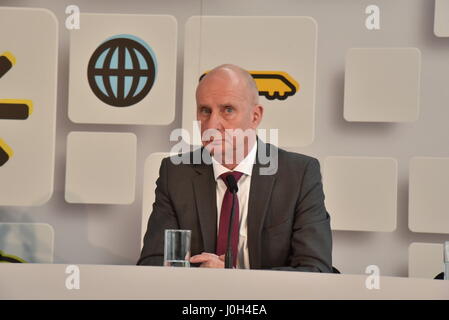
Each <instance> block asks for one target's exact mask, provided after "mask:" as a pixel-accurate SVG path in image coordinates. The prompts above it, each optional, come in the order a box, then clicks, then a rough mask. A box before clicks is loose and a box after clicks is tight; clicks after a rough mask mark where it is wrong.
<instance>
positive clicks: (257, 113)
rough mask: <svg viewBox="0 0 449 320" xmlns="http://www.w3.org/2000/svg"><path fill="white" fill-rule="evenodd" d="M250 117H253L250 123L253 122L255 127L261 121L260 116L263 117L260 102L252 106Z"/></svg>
mask: <svg viewBox="0 0 449 320" xmlns="http://www.w3.org/2000/svg"><path fill="white" fill-rule="evenodd" d="M252 117H253V118H252V123H253V127H254V129H255V128H257V127H258V126H259V124H260V123H261V122H262V118H263V107H262V106H261V105H260V104H258V105H255V106H254V108H253V115H252Z"/></svg>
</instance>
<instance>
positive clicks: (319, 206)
mask: <svg viewBox="0 0 449 320" xmlns="http://www.w3.org/2000/svg"><path fill="white" fill-rule="evenodd" d="M289 262H290V263H289V264H290V266H288V267H278V268H275V269H276V270H286V271H287V270H291V271H305V272H329V273H331V272H332V232H331V228H330V216H329V214H328V212H327V211H326V208H325V205H324V192H323V185H322V181H321V173H320V164H319V162H318V160H317V159H314V158H312V159H311V160H310V161H309V162H308V164H307V166H306V169H305V171H304V176H303V179H302V185H301V189H300V194H299V198H298V201H297V203H296V209H295V218H294V222H293V234H292V239H291V255H290V257H289Z"/></svg>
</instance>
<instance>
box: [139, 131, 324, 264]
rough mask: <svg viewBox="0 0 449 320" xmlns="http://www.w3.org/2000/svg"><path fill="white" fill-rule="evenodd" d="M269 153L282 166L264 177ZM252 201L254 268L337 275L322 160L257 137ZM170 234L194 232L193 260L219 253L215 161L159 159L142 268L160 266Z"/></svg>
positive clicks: (250, 229) (250, 239)
mask: <svg viewBox="0 0 449 320" xmlns="http://www.w3.org/2000/svg"><path fill="white" fill-rule="evenodd" d="M203 149H204V148H201V149H197V150H196V151H193V152H191V153H190V154H189V155H188V158H189V159H191V161H193V159H199V158H198V154H196V155H195V153H196V152H202V151H203ZM264 150H265V154H267V155H268V157H270V158H271V159H274V158H272V157H276V156H277V161H278V162H277V163H278V167H277V170H272V173H271V174H268V175H266V174H261V172H260V169H262V168H265V169H268V171H269V168H270V165H269V164H264V163H266V162H264V161H265V160H266V159H265V158H263V159H264V160H263V161H262V157H261V153H260V152H263V151H264ZM195 157H196V158H195ZM197 162H198V161H197ZM190 163H192V162H190ZM209 163H210V162H209ZM248 201H249V203H248V217H247V219H248V251H249V260H250V267H251V269H276V270H292V271H293V270H294V271H309V272H332V233H331V230H330V217H329V214H328V213H327V211H326V208H325V206H324V193H323V186H322V183H321V173H320V165H319V162H318V160H317V159H315V158H312V157H309V156H305V155H302V154H297V153H292V152H287V151H285V150H282V149H280V148H276V147H274V146H273V145H270V144H265V143H264V142H262V141H261V140H259V139H258V155H257V157H256V163H255V164H254V166H253V172H252V176H251V186H250V194H249V200H248ZM165 229H187V230H191V231H192V238H191V254H192V255H196V254H200V253H201V252H211V253H214V252H215V249H216V240H217V202H216V181H215V179H214V174H213V167H212V165H211V164H206V163H204V161H201V163H199V164H174V163H173V162H172V161H171V160H170V158H165V159H163V160H162V163H161V167H160V171H159V178H158V180H157V182H156V200H155V202H154V204H153V211H152V214H151V216H150V219H149V221H148V228H147V232H146V234H145V237H144V243H143V244H144V246H143V249H142V252H141V256H140V259H139V260H138V262H137V264H138V265H162V264H163V255H164V230H165Z"/></svg>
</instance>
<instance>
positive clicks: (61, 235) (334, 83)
mask: <svg viewBox="0 0 449 320" xmlns="http://www.w3.org/2000/svg"><path fill="white" fill-rule="evenodd" d="M0 4H1V5H4V6H24V7H43V8H48V9H50V10H52V11H53V12H54V13H55V15H56V16H57V18H58V20H59V57H58V60H59V61H58V63H59V66H58V97H57V123H56V125H57V127H56V159H55V160H56V163H55V181H54V194H53V196H52V198H51V199H50V201H49V202H47V203H46V204H45V205H43V206H40V207H33V208H31V207H4V206H3V207H1V206H0V222H26V223H30V222H42V223H48V224H50V225H51V226H53V228H54V239H55V243H54V254H55V256H54V262H55V263H89V264H90V263H92V264H134V263H135V262H136V261H137V259H138V256H139V251H140V246H141V245H140V230H141V212H142V193H143V172H144V165H145V160H146V158H147V157H148V156H149V155H150V154H152V153H154V152H169V151H170V148H171V146H172V145H173V142H170V141H169V134H170V132H171V130H172V129H174V128H180V127H181V126H182V115H181V112H182V93H183V68H184V66H183V61H184V56H183V50H184V28H185V23H186V21H187V19H188V18H189V17H191V16H194V15H230V16H232V15H239V16H241V15H244V16H283V15H285V16H287V15H288V16H292V15H298V16H310V17H313V18H314V19H315V20H316V22H317V25H318V43H317V58H316V63H317V73H316V103H315V139H314V142H313V143H312V144H311V145H310V146H308V147H304V148H294V149H290V150H292V151H296V152H301V153H305V154H309V155H312V156H316V157H318V158H319V159H320V160H323V159H324V158H325V157H327V156H351V157H352V156H353V157H357V156H364V157H388V158H394V159H396V160H397V162H398V203H397V210H398V211H397V217H398V218H397V228H396V230H395V231H394V232H356V231H334V232H333V237H334V251H333V259H334V263H333V264H334V265H335V266H336V267H337V268H338V269H340V271H342V272H343V273H355V274H360V273H364V272H365V268H366V267H367V266H368V265H371V264H375V265H378V266H379V267H380V272H381V274H382V275H391V276H407V274H408V247H409V245H410V244H411V243H412V242H430V243H432V242H435V243H441V242H442V241H444V240H447V239H448V238H449V236H448V235H444V234H424V233H413V232H411V231H410V230H409V229H408V170H409V161H410V159H411V157H414V156H431V157H448V156H449V148H448V143H447V142H448V137H449V132H448V128H447V119H449V108H448V101H449V90H447V84H448V83H449V81H448V80H449V59H448V56H449V38H437V37H435V35H434V33H433V21H434V20H433V19H434V3H433V1H429V0H396V1H391V0H390V1H388V0H373V1H365V0H362V1H361V0H339V1H335V0H320V1H316V0H309V1H306V0H304V1H301V0H294V1H292V0H278V1H272V0H247V1H237V0H227V1H222V0H204V1H199V0H178V1H166V0H151V1H147V0H130V1H127V2H123V1H119V0H109V1H105V0H104V1H100V0H99V1H87V0H77V1H72V0H70V1H66V0H61V1H51V0H40V1H39V0H33V1H31V0H2V1H1V2H0ZM73 4H76V5H78V6H79V7H80V9H81V11H82V12H92V13H136V14H143V13H146V14H168V15H173V16H174V17H175V18H176V19H177V22H178V23H177V28H178V44H177V50H178V56H177V71H176V74H177V79H176V112H175V119H174V121H173V122H172V123H171V124H169V125H161V126H142V125H141V126H129V125H89V124H75V123H72V122H71V121H70V120H69V118H68V107H67V105H68V70H69V31H68V30H66V29H65V23H64V22H65V17H66V15H65V8H66V6H68V5H73ZM370 4H376V5H378V6H379V7H380V17H381V29H380V30H378V31H369V30H367V29H366V28H365V18H366V14H365V8H366V7H367V6H368V5H370ZM81 28H82V26H81ZM280 37H281V36H280ZM353 47H359V48H360V47H417V48H419V49H420V50H421V53H422V73H421V97H420V108H421V109H420V116H419V119H418V121H417V122H414V123H351V122H347V121H346V120H344V118H343V101H344V99H343V94H344V70H345V55H346V53H347V50H348V49H349V48H353ZM226 62H229V61H226ZM71 131H101V132H108V131H111V132H132V133H135V134H136V136H137V164H136V165H137V166H136V167H137V179H136V199H135V201H134V203H132V204H131V205H86V204H69V203H67V202H65V200H64V185H65V166H66V164H65V163H66V139H67V135H68V133H69V132H71ZM330 214H331V215H332V212H330Z"/></svg>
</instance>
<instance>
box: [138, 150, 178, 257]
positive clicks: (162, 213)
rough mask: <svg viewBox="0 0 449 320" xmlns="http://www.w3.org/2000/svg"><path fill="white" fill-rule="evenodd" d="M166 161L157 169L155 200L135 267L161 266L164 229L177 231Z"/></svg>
mask: <svg viewBox="0 0 449 320" xmlns="http://www.w3.org/2000/svg"><path fill="white" fill-rule="evenodd" d="M168 161H170V159H169V158H165V159H163V160H162V163H161V167H160V169H159V178H158V179H157V181H156V191H155V196H156V199H155V201H154V203H153V211H152V212H151V215H150V218H149V219H148V226H147V232H146V233H145V237H144V240H143V248H142V252H141V254H140V258H139V261H137V265H152V266H162V265H163V260H164V233H165V229H179V226H178V220H177V218H176V214H175V210H174V209H173V206H172V203H171V201H170V196H169V192H168V165H169V164H168Z"/></svg>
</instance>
